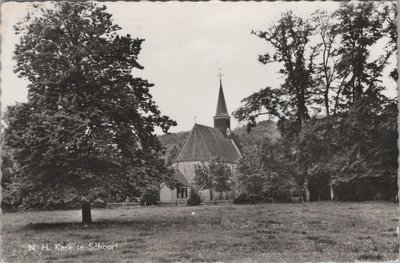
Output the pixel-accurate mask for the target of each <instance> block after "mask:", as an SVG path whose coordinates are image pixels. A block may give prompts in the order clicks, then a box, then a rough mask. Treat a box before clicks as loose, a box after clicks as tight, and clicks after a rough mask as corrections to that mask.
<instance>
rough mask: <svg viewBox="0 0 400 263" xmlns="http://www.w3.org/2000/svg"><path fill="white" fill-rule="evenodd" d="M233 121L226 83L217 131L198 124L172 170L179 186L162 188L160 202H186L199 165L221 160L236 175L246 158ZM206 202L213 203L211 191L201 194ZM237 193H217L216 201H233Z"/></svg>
mask: <svg viewBox="0 0 400 263" xmlns="http://www.w3.org/2000/svg"><path fill="white" fill-rule="evenodd" d="M230 119H231V117H230V116H229V113H228V109H227V107H226V102H225V97H224V91H223V89H222V81H221V79H220V88H219V95H218V101H217V109H216V113H215V116H214V127H209V126H205V125H201V124H197V123H195V124H194V126H193V128H192V130H191V131H190V133H189V135H188V136H187V137H186V139H185V141H184V143H183V145H182V147H181V148H180V149H179V151H178V153H177V155H176V156H175V158H174V160H173V163H172V166H173V168H174V178H175V180H176V181H177V182H178V183H177V185H176V188H175V189H170V188H169V187H167V186H166V185H162V187H161V190H160V202H174V201H182V202H184V201H186V199H187V198H188V197H189V195H190V190H191V188H193V187H194V184H193V180H194V175H195V172H194V170H195V165H196V164H201V163H202V162H204V163H207V162H208V161H209V160H210V159H211V158H216V157H218V158H219V159H220V160H221V161H222V162H223V163H224V164H225V165H227V166H229V167H230V168H231V169H232V174H235V170H236V166H237V164H238V162H239V159H240V158H241V157H242V155H241V153H240V151H239V149H238V147H237V146H236V144H235V142H234V141H233V139H232V138H231V124H230V123H231V121H230ZM199 193H200V195H201V198H202V200H204V201H210V194H209V193H210V191H209V190H204V191H200V192H199ZM234 196H235V190H234V189H233V190H232V191H230V192H223V193H217V192H213V198H214V200H215V199H232V198H233V197H234Z"/></svg>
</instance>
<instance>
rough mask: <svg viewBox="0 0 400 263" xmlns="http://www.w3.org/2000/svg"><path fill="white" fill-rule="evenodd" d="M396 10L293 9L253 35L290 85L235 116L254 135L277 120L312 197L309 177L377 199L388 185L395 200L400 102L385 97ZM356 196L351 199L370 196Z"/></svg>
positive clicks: (245, 103)
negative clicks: (365, 188)
mask: <svg viewBox="0 0 400 263" xmlns="http://www.w3.org/2000/svg"><path fill="white" fill-rule="evenodd" d="M395 9H396V8H395V4H393V3H385V4H381V3H373V2H362V3H341V4H340V6H339V8H338V9H337V10H336V11H335V12H333V13H331V14H328V13H327V12H326V11H324V10H317V12H315V13H314V14H313V15H312V17H311V18H310V19H302V18H300V17H297V16H296V15H294V13H293V12H291V11H289V12H286V13H283V14H282V16H281V18H280V19H278V20H277V21H276V23H274V24H272V25H271V26H270V27H269V28H268V29H266V30H263V31H253V32H252V33H253V34H255V35H256V36H257V37H259V38H261V39H262V40H265V41H266V42H267V44H268V45H269V46H270V47H272V48H273V50H274V52H272V53H271V54H265V55H260V56H259V61H260V62H261V63H263V64H266V63H276V64H277V65H278V67H279V73H280V74H281V75H282V76H283V78H284V81H283V84H282V85H281V86H280V87H274V88H272V87H266V88H263V89H261V90H260V91H259V92H255V93H254V94H251V95H250V96H248V97H246V98H244V99H243V100H242V106H241V107H239V108H238V109H237V110H236V111H235V112H234V115H235V117H236V118H237V119H238V120H239V121H246V122H247V123H248V127H249V129H251V128H252V127H254V125H255V124H256V120H257V118H258V117H259V116H260V115H268V116H270V118H272V119H277V120H278V123H279V126H278V127H279V129H280V131H281V133H282V136H283V139H284V141H286V146H285V147H287V149H286V150H285V151H287V152H291V153H292V154H291V162H292V163H293V164H294V165H295V167H296V170H297V174H298V175H301V178H302V182H301V183H302V184H304V189H305V197H306V199H309V198H308V184H309V183H308V182H309V179H310V180H313V181H314V183H315V182H316V181H318V183H321V182H322V181H324V183H325V185H326V186H327V185H329V186H330V187H331V191H333V188H335V187H336V188H337V189H340V188H343V185H344V184H347V185H348V184H361V182H366V181H368V180H369V181H368V184H370V185H371V184H374V185H375V186H376V187H375V188H374V189H375V190H374V192H375V193H378V192H379V191H380V192H382V189H383V188H385V187H386V188H387V189H389V188H390V189H391V190H390V194H388V196H389V195H390V196H392V198H393V196H394V195H395V192H396V190H395V189H394V188H393V187H388V186H389V185H390V184H391V183H390V182H394V181H395V180H394V178H395V175H396V171H397V155H398V151H397V150H396V149H397V148H396V147H394V146H396V143H395V142H396V140H397V133H396V132H394V131H395V130H396V127H397V126H396V124H397V123H396V120H395V118H394V116H397V108H396V107H395V105H396V103H397V100H395V99H391V98H388V97H386V96H385V95H384V93H383V91H384V89H385V87H384V86H383V85H382V83H383V82H382V80H383V77H389V74H388V76H385V75H384V74H386V73H385V69H386V68H387V67H388V66H389V60H390V58H391V57H393V55H394V54H395V53H396V41H395V40H394V37H395V36H397V34H396V30H395V28H396V25H395V22H394V21H395V18H394V17H395V12H392V11H393V10H395ZM382 43H386V46H385V47H384V48H382V49H377V48H376V47H377V45H378V46H379V45H382ZM383 45H385V44H383ZM394 72H395V71H392V72H391V73H390V77H392V78H394V79H396V78H397V75H396V73H394ZM389 116H391V117H389ZM377 134H386V135H387V136H388V137H386V138H385V139H384V140H382V138H381V137H379V136H377ZM366 178H369V179H366ZM371 178H375V179H371ZM377 185H379V186H377ZM379 187H380V188H382V189H378V188H379ZM392 188H393V189H392ZM346 191H347V190H346ZM314 193H315V191H314ZM315 194H318V195H319V194H320V193H315ZM352 194H354V195H353V196H352V197H350V195H347V196H346V197H345V198H344V199H346V198H347V199H349V198H353V199H362V198H363V197H361V195H363V194H361V195H360V196H357V197H356V195H357V194H356V193H352ZM331 197H332V198H333V192H332V193H331ZM342 197H343V196H342ZM338 198H340V197H338ZM368 198H371V197H368ZM387 198H388V197H387Z"/></svg>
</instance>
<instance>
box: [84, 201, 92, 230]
mask: <svg viewBox="0 0 400 263" xmlns="http://www.w3.org/2000/svg"><path fill="white" fill-rule="evenodd" d="M82 223H83V224H91V223H92V213H91V211H90V202H89V200H87V199H86V198H83V199H82Z"/></svg>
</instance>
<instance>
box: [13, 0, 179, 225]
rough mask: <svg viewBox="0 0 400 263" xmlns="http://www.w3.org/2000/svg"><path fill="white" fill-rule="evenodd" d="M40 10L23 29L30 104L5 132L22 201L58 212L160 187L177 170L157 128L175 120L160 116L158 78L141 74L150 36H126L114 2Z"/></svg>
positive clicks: (20, 66) (22, 63)
mask: <svg viewBox="0 0 400 263" xmlns="http://www.w3.org/2000/svg"><path fill="white" fill-rule="evenodd" d="M35 7H36V8H35V12H34V13H31V14H29V15H28V16H26V17H25V19H24V20H22V21H21V22H20V23H19V24H18V25H17V26H16V27H15V28H16V32H17V33H18V34H20V35H21V38H20V42H19V44H18V45H17V46H16V49H15V56H14V59H15V61H16V66H15V72H17V73H19V76H20V77H22V78H26V79H27V80H29V82H30V83H29V85H28V87H27V88H28V102H26V103H20V104H17V105H15V106H12V107H9V108H8V118H7V120H6V121H7V129H6V131H5V144H6V145H7V146H9V147H10V148H11V149H12V151H13V155H12V156H13V160H14V162H15V163H16V164H17V168H18V170H19V172H18V176H17V179H16V180H17V181H18V183H19V189H18V195H19V196H20V198H21V204H22V205H23V206H25V207H36V208H58V207H65V206H68V205H69V204H74V203H76V202H77V201H78V200H89V201H91V200H93V199H95V198H97V197H104V198H110V197H115V196H139V195H140V194H141V193H142V192H143V190H144V189H145V188H147V187H148V186H152V185H159V183H160V182H161V181H162V180H164V178H163V177H164V176H167V175H168V174H169V172H168V170H167V168H166V166H165V162H164V160H163V159H162V158H161V150H162V148H161V145H160V143H159V142H158V139H157V137H156V136H155V134H154V131H155V128H156V127H160V128H161V129H162V130H163V131H164V132H167V131H168V129H169V127H170V126H171V125H175V122H174V121H172V120H171V119H170V118H169V117H167V116H164V115H162V114H161V113H160V111H159V109H158V107H157V105H156V104H155V102H154V100H153V99H152V96H151V94H150V93H149V88H151V87H152V86H153V84H150V83H149V82H148V81H147V80H144V79H142V78H139V77H135V76H134V73H135V71H137V70H141V69H143V67H142V66H141V65H140V64H139V63H138V61H137V60H138V55H139V52H140V50H141V44H142V42H143V39H137V38H133V37H131V36H130V35H125V36H122V35H119V34H118V30H119V29H120V27H119V26H118V25H116V24H114V23H113V21H112V15H111V14H109V13H107V12H106V7H105V6H97V5H95V4H94V3H91V2H83V3H77V2H60V3H52V7H51V8H47V9H43V8H40V7H39V6H35ZM85 207H86V206H85ZM89 209H90V207H89ZM84 214H85V215H88V216H87V217H86V216H84V217H83V221H84V223H90V222H91V217H90V210H89V213H88V212H87V211H86V212H85V213H84Z"/></svg>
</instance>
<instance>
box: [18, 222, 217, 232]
mask: <svg viewBox="0 0 400 263" xmlns="http://www.w3.org/2000/svg"><path fill="white" fill-rule="evenodd" d="M201 222H202V221H201V220H179V219H177V220H168V222H165V221H160V220H149V219H147V220H129V221H128V220H126V221H123V220H101V221H95V222H93V223H92V224H83V223H78V222H46V223H29V224H28V225H25V227H24V229H28V230H37V231H41V230H43V231H45V230H80V229H82V230H84V229H105V228H113V227H132V228H136V229H139V230H151V229H154V228H155V227H156V228H171V227H174V228H180V227H182V226H195V225H198V224H199V223H201ZM209 223H210V224H220V220H214V221H211V222H209Z"/></svg>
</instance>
